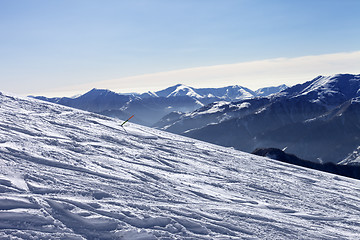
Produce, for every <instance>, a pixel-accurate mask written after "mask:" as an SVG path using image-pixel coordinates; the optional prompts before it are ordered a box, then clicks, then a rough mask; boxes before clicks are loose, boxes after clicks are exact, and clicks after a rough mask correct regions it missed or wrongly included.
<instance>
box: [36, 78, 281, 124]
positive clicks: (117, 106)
mask: <svg viewBox="0 0 360 240" xmlns="http://www.w3.org/2000/svg"><path fill="white" fill-rule="evenodd" d="M285 88H286V86H285V85H281V86H279V87H270V88H262V89H258V90H257V91H255V92H254V91H252V90H250V89H248V88H245V87H241V86H229V87H223V88H192V87H188V86H185V85H182V84H178V85H175V86H172V87H169V88H166V89H164V90H160V91H157V92H146V93H143V94H137V93H131V94H120V93H115V92H112V91H110V90H104V89H92V90H91V91H89V92H87V93H85V94H83V95H80V96H78V97H75V98H66V97H63V98H46V97H35V98H37V99H41V100H45V101H49V102H53V103H58V104H61V105H64V106H69V107H74V108H78V109H82V110H86V111H91V112H95V113H99V114H102V115H106V116H110V117H116V118H120V119H124V118H128V117H129V116H131V115H135V116H136V117H135V118H134V119H133V121H134V122H136V123H139V124H142V125H146V126H152V125H153V124H155V123H156V122H158V121H159V120H160V119H161V118H162V117H164V116H165V115H166V114H168V113H171V112H173V111H175V112H191V111H194V110H196V109H198V108H200V107H202V106H205V105H207V104H209V103H212V102H215V101H236V100H241V99H248V98H252V97H254V96H264V95H269V94H273V93H276V92H279V91H281V90H283V89H285Z"/></svg>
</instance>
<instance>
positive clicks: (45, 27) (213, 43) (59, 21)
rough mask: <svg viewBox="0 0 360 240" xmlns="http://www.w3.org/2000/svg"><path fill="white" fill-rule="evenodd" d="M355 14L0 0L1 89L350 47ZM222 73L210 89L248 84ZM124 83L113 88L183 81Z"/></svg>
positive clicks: (240, 0) (341, 8) (269, 3)
mask: <svg viewBox="0 0 360 240" xmlns="http://www.w3.org/2000/svg"><path fill="white" fill-rule="evenodd" d="M359 11H360V1H359V0H301V1H296V0H217V1H215V0H127V1H125V0H124V1H122V0H98V1H93V0H51V1H49V0H34V1H30V0H26V1H25V0H16V1H14V0H0V34H1V35H0V36H1V37H0V83H1V86H0V91H8V92H13V93H17V94H36V93H43V94H46V93H47V92H49V94H50V92H52V94H55V92H56V91H57V89H59V94H60V92H61V91H60V89H63V90H65V89H68V90H69V89H71V88H72V86H74V87H73V88H74V89H78V90H79V91H86V90H88V89H86V88H87V87H89V88H90V87H99V88H101V87H102V86H101V82H104V81H107V80H111V79H126V77H130V76H139V75H143V74H149V73H159V72H161V73H162V72H168V71H173V70H181V69H188V68H197V67H202V66H214V65H226V64H235V63H246V62H250V61H251V62H253V61H260V60H266V59H275V58H286V59H293V58H297V57H302V56H317V55H324V54H334V53H351V52H358V51H360V47H359V43H360V28H359V26H360V14H359ZM359 64H360V62H359ZM344 65H346V64H344ZM359 66H360V65H359ZM299 69H301V66H299ZM254 71H255V72H254V74H255V73H256V71H259V70H254ZM260 71H261V70H260ZM323 71H325V70H323ZM337 71H342V69H341V68H339V69H337ZM343 71H352V70H351V69H350V70H349V69H347V68H344V70H343ZM354 71H355V70H354ZM319 74H327V72H326V71H325V72H323V73H322V72H319ZM225 75H226V74H225ZM255 75H256V74H255ZM243 77H244V78H246V76H245V75H244V76H243ZM313 77H315V76H313ZM231 78H232V80H229V79H228V81H224V82H221V80H218V81H217V85H218V86H222V85H227V84H228V83H232V82H233V84H239V85H243V86H248V85H251V84H250V82H247V80H246V79H242V75H241V73H239V75H234V76H231ZM274 78H276V76H272V79H274ZM269 79H271V78H270V77H269ZM307 80H309V79H307ZM124 81H125V80H123V81H120V80H119V81H118V83H117V84H118V85H117V87H115V88H116V90H118V91H125V90H126V91H130V90H133V91H137V90H143V89H141V86H144V89H150V90H154V89H151V88H156V89H160V88H162V87H166V86H168V85H172V84H173V83H175V82H176V81H177V82H179V83H181V82H182V79H174V80H173V81H174V82H171V81H169V82H168V83H167V82H166V81H163V82H156V78H154V79H153V80H149V79H146V80H139V81H138V82H137V83H136V84H135V83H134V87H132V85H131V81H130V82H124ZM141 81H146V82H141ZM184 81H185V80H184ZM264 81H265V80H264ZM185 82H186V81H185ZM125 85H126V86H125ZM165 85H166V86H165ZM193 85H194V84H193ZM195 85H197V86H204V87H206V86H207V85H209V84H208V83H207V81H206V79H203V80H201V81H200V82H197V83H196V84H195ZM210 85H211V84H210ZM263 85H264V86H265V85H266V86H269V85H272V82H264V84H263ZM75 86H77V87H75ZM79 86H83V90H82V89H81V87H79ZM121 86H124V87H123V88H122V87H121ZM104 87H106V84H105V85H104Z"/></svg>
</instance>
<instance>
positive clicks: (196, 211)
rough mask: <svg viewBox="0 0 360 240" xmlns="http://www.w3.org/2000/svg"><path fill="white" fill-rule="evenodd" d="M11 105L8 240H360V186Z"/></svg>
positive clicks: (3, 153)
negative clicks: (358, 239)
mask: <svg viewBox="0 0 360 240" xmlns="http://www.w3.org/2000/svg"><path fill="white" fill-rule="evenodd" d="M121 122H122V121H119V120H114V119H111V118H107V117H104V116H99V115H96V114H93V113H87V112H82V111H80V110H74V109H71V108H67V107H64V106H60V105H55V104H51V103H46V102H41V101H38V100H35V99H26V98H17V97H12V96H8V95H4V94H0V192H1V195H0V239H299V238H301V239H356V238H358V237H359V236H360V224H359V223H360V207H359V206H360V182H359V181H357V180H352V179H348V178H345V177H338V176H335V175H331V174H326V173H322V172H317V171H313V170H308V169H304V168H301V167H295V166H290V165H286V164H282V163H279V162H275V161H272V160H270V159H267V158H262V157H257V156H254V155H250V154H246V153H243V152H239V151H236V150H233V149H230V148H224V147H220V146H216V145H211V144H208V143H204V142H201V141H197V140H193V139H189V138H186V137H182V136H177V135H174V134H171V133H167V132H162V131H158V130H155V129H150V128H147V127H142V126H139V125H135V124H131V123H129V124H126V125H125V129H123V128H121V127H120V126H119V125H120V124H121Z"/></svg>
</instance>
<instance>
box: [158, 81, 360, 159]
mask: <svg viewBox="0 0 360 240" xmlns="http://www.w3.org/2000/svg"><path fill="white" fill-rule="evenodd" d="M156 126H157V127H158V128H160V129H164V130H166V131H170V132H174V133H178V134H183V135H186V136H189V137H192V138H196V139H201V140H204V141H207V142H211V143H215V144H219V145H222V146H232V147H235V148H236V149H239V150H242V151H247V152H252V151H253V150H255V149H256V148H269V147H272V148H279V149H286V151H287V152H289V153H292V154H295V155H297V156H299V157H300V158H302V159H307V160H311V161H315V162H334V163H338V162H341V161H343V160H344V159H348V158H349V155H351V154H352V153H353V154H352V156H353V157H352V158H353V159H356V157H355V156H357V155H356V153H357V150H358V147H359V146H360V137H359V136H360V75H352V74H338V75H334V76H319V77H316V78H315V79H313V80H311V81H308V82H305V83H303V84H298V85H295V86H293V87H289V88H286V89H284V90H283V91H281V92H279V93H277V94H273V95H270V96H266V97H254V98H251V99H244V100H240V101H233V102H230V103H229V102H224V101H223V102H215V103H211V104H209V105H206V106H204V107H201V108H199V109H197V110H195V111H193V112H190V113H182V114H177V115H176V116H175V115H174V114H173V115H169V116H165V117H164V118H163V119H162V120H161V121H159V122H158V123H157V124H156ZM345 162H347V163H350V162H349V161H345ZM343 163H344V162H343Z"/></svg>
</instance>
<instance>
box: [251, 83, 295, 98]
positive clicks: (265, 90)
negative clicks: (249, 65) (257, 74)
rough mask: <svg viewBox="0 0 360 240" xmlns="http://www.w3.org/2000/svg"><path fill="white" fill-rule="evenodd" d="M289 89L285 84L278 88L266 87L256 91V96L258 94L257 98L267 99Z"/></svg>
mask: <svg viewBox="0 0 360 240" xmlns="http://www.w3.org/2000/svg"><path fill="white" fill-rule="evenodd" d="M287 88H288V86H286V85H285V84H282V85H280V86H277V87H264V88H260V89H258V90H256V91H255V94H256V96H261V97H266V96H269V95H271V94H275V93H278V92H281V91H282V90H285V89H287Z"/></svg>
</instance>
